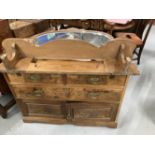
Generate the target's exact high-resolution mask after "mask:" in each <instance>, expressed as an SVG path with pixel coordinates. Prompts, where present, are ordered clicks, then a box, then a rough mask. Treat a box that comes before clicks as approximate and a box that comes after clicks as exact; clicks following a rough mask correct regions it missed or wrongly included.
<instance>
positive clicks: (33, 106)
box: [22, 102, 66, 119]
mask: <svg viewBox="0 0 155 155" xmlns="http://www.w3.org/2000/svg"><path fill="white" fill-rule="evenodd" d="M22 104H25V105H24V106H25V107H26V109H27V116H38V117H50V118H55V119H65V117H66V114H65V107H64V104H63V103H61V102H60V103H51V104H46V103H44V104H41V103H22Z"/></svg>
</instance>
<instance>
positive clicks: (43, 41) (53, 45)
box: [0, 29, 139, 127]
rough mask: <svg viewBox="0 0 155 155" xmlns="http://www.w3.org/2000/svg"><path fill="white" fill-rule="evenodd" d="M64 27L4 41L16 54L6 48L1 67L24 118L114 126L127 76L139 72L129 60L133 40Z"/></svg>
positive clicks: (25, 119)
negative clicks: (38, 34) (9, 55)
mask: <svg viewBox="0 0 155 155" xmlns="http://www.w3.org/2000/svg"><path fill="white" fill-rule="evenodd" d="M51 32H53V31H51ZM60 32H61V33H57V31H55V32H53V33H50V32H49V33H48V34H46V35H41V36H35V37H32V38H29V39H26V40H25V39H19V38H18V39H17V38H14V39H13V38H12V39H9V40H5V41H4V42H3V47H4V49H5V52H6V53H7V54H9V53H10V52H14V57H12V58H11V59H9V58H8V57H7V56H6V53H3V57H2V60H3V63H1V64H0V70H1V72H3V74H4V75H5V78H6V80H7V82H8V84H9V86H10V87H11V90H12V93H13V94H14V96H15V97H16V100H18V101H19V102H18V103H19V105H20V107H21V110H22V114H23V120H24V121H25V122H44V123H58V124H64V123H72V124H79V125H93V126H95V125H105V126H109V127H116V126H117V118H118V113H119V110H120V107H121V103H122V101H123V96H124V93H125V89H126V86H127V83H128V78H129V76H130V75H138V74H139V72H138V70H137V68H136V66H135V64H132V63H131V58H132V52H133V50H134V48H135V44H134V43H132V42H130V41H128V40H123V39H113V40H110V39H111V38H112V37H111V36H109V35H108V34H105V33H100V32H98V33H95V35H94V34H93V32H92V31H82V32H81V31H80V30H75V29H74V30H62V31H60ZM60 38H61V40H59V39H60ZM65 38H67V39H65ZM74 38H75V40H74ZM92 38H93V40H92ZM52 40H55V41H54V42H53V41H52ZM96 40H97V42H94V41H96ZM107 40H109V42H107ZM32 43H34V44H32ZM103 43H104V46H103ZM92 44H93V46H92ZM36 45H37V46H36ZM19 47H20V49H19ZM10 48H11V49H12V50H10ZM21 50H22V53H21V52H20V51H21ZM107 51H108V52H107ZM22 54H23V55H22ZM79 59H80V60H79ZM86 60H87V61H86Z"/></svg>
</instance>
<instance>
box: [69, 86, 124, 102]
mask: <svg viewBox="0 0 155 155" xmlns="http://www.w3.org/2000/svg"><path fill="white" fill-rule="evenodd" d="M121 95H122V90H119V89H118V90H104V89H85V88H74V89H72V91H71V94H70V99H71V100H89V101H93V100H94V101H120V100H121Z"/></svg>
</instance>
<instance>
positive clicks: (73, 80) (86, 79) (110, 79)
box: [67, 74, 126, 86]
mask: <svg viewBox="0 0 155 155" xmlns="http://www.w3.org/2000/svg"><path fill="white" fill-rule="evenodd" d="M125 79H126V77H125V76H119V75H118V76H113V75H77V74H70V75H68V76H67V83H68V84H91V85H119V86H123V85H124V83H125Z"/></svg>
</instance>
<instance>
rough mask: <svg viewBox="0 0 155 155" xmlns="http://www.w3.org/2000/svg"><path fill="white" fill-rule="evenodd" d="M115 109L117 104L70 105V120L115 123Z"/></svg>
mask: <svg viewBox="0 0 155 155" xmlns="http://www.w3.org/2000/svg"><path fill="white" fill-rule="evenodd" d="M117 109H118V105H117V104H109V103H108V104H106V103H81V102H80V103H71V113H72V120H73V121H75V122H76V121H80V122H82V121H84V122H85V121H86V123H87V121H88V122H89V121H91V122H92V123H97V121H115V118H116V114H117Z"/></svg>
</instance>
